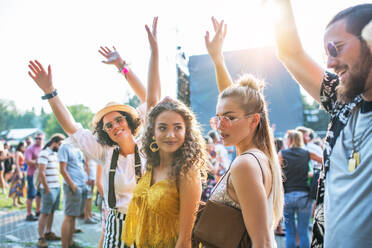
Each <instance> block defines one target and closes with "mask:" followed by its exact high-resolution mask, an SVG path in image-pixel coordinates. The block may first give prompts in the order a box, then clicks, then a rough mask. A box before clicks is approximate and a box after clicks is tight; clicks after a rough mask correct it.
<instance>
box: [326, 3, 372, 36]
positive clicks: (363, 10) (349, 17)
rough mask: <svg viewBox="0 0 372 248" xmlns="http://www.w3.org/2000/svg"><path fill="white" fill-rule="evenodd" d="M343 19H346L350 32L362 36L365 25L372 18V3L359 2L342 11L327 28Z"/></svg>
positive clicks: (347, 28) (347, 29)
mask: <svg viewBox="0 0 372 248" xmlns="http://www.w3.org/2000/svg"><path fill="white" fill-rule="evenodd" d="M342 19H345V20H346V31H347V32H348V33H351V34H354V35H355V36H360V35H361V33H362V30H363V28H364V26H365V25H367V24H368V23H369V22H370V21H371V20H372V4H370V3H365V4H359V5H356V6H353V7H349V8H347V9H344V10H342V11H340V12H339V13H338V14H336V15H335V16H334V17H333V18H332V20H331V21H330V22H329V23H328V25H327V28H328V27H329V26H331V25H332V24H334V23H335V22H337V21H339V20H342Z"/></svg>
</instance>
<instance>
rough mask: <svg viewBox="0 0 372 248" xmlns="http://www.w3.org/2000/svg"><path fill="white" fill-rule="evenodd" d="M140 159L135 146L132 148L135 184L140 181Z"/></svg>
mask: <svg viewBox="0 0 372 248" xmlns="http://www.w3.org/2000/svg"><path fill="white" fill-rule="evenodd" d="M141 167H142V166H141V158H140V155H139V152H138V146H137V145H136V146H135V148H134V171H135V173H136V182H137V183H138V181H139V180H140V179H141V177H142V171H141Z"/></svg>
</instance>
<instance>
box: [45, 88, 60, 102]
mask: <svg viewBox="0 0 372 248" xmlns="http://www.w3.org/2000/svg"><path fill="white" fill-rule="evenodd" d="M56 95H58V93H57V90H53V92H52V93H49V94H45V95H43V96H42V97H41V99H43V100H48V99H52V98H53V97H55V96H56Z"/></svg>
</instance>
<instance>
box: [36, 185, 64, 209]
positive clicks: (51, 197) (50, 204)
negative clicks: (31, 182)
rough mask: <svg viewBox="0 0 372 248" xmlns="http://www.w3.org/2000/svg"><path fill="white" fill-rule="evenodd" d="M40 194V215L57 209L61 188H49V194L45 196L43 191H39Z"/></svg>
mask: <svg viewBox="0 0 372 248" xmlns="http://www.w3.org/2000/svg"><path fill="white" fill-rule="evenodd" d="M40 193H41V209H40V213H42V214H50V213H51V212H52V211H55V210H57V209H58V207H59V199H60V196H61V188H60V187H58V188H50V192H49V193H48V194H47V195H46V194H45V190H44V189H40Z"/></svg>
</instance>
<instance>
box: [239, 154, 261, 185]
mask: <svg viewBox="0 0 372 248" xmlns="http://www.w3.org/2000/svg"><path fill="white" fill-rule="evenodd" d="M243 154H249V155H252V156H253V157H254V158H255V159H256V160H257V162H258V165H259V166H260V169H261V174H262V181H263V183H264V184H265V174H264V172H263V169H262V165H261V163H260V160H259V159H258V158H257V156H256V155H254V153H253V152H244V153H242V154H240V155H243Z"/></svg>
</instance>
